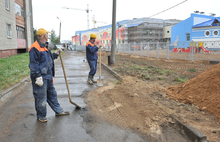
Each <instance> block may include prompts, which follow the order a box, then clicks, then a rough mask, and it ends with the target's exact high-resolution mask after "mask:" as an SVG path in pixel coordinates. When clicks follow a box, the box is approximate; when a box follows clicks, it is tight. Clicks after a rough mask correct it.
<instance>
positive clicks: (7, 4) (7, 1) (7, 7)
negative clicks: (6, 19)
mask: <svg viewBox="0 0 220 142" xmlns="http://www.w3.org/2000/svg"><path fill="white" fill-rule="evenodd" d="M5 9H7V10H9V0H5Z"/></svg>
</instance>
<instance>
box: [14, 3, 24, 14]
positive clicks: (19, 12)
mask: <svg viewBox="0 0 220 142" xmlns="http://www.w3.org/2000/svg"><path fill="white" fill-rule="evenodd" d="M15 14H16V15H18V16H21V17H24V11H23V8H22V7H21V6H20V5H19V4H17V3H15Z"/></svg>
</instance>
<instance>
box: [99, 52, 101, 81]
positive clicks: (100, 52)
mask: <svg viewBox="0 0 220 142" xmlns="http://www.w3.org/2000/svg"><path fill="white" fill-rule="evenodd" d="M99 54H100V55H99V58H100V59H99V79H101V57H102V55H101V49H100V48H99Z"/></svg>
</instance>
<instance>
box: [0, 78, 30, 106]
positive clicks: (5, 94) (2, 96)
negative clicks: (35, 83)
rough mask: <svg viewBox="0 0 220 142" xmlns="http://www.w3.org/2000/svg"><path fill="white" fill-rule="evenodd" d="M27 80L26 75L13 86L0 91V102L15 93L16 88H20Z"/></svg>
mask: <svg viewBox="0 0 220 142" xmlns="http://www.w3.org/2000/svg"><path fill="white" fill-rule="evenodd" d="M29 80H30V77H26V78H24V79H23V80H21V81H20V82H19V83H17V84H15V85H14V86H12V87H10V88H8V89H7V90H5V91H3V92H2V93H0V103H1V102H3V101H5V100H6V99H7V98H8V97H10V96H11V95H13V94H15V93H17V90H18V89H20V88H21V87H22V86H23V85H24V83H25V82H27V81H29Z"/></svg>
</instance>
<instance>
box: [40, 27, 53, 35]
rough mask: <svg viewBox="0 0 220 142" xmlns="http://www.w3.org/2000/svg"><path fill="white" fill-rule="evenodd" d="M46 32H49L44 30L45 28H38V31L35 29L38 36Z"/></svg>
mask: <svg viewBox="0 0 220 142" xmlns="http://www.w3.org/2000/svg"><path fill="white" fill-rule="evenodd" d="M46 33H50V32H49V31H46V30H45V29H43V28H40V29H39V30H38V31H37V35H38V36H42V35H44V34H46Z"/></svg>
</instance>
